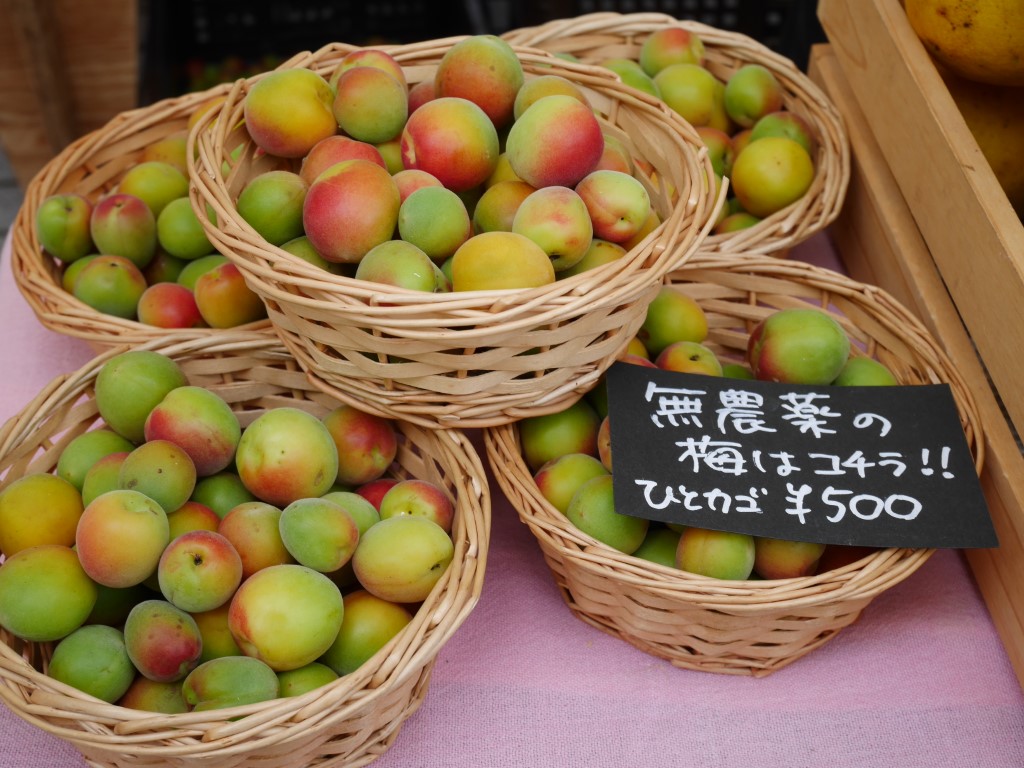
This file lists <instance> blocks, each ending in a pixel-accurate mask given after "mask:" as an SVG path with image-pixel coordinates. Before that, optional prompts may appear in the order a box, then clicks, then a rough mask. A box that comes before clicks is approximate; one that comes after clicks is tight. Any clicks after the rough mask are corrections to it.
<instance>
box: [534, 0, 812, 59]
mask: <svg viewBox="0 0 1024 768" xmlns="http://www.w3.org/2000/svg"><path fill="white" fill-rule="evenodd" d="M607 11H614V12H618V13H665V14H668V15H669V16H674V17H675V18H677V19H687V20H692V21H699V22H701V23H704V24H708V25H709V26H712V27H715V28H717V29H722V30H725V31H728V32H739V33H741V34H744V35H747V36H748V37H752V38H754V39H755V40H757V41H758V42H760V43H762V44H763V45H765V46H767V47H768V48H771V49H772V50H773V51H776V52H777V53H780V54H782V55H783V56H786V57H787V58H789V59H792V60H793V62H794V63H795V64H796V65H797V66H798V67H799V68H800V69H802V70H804V71H806V67H807V60H808V56H809V55H810V48H811V45H813V44H814V43H820V42H824V41H825V40H826V37H825V33H824V31H823V30H822V28H821V25H820V24H819V23H818V17H817V0H527V2H524V3H522V4H521V5H518V10H517V12H516V13H517V14H518V16H519V18H517V19H516V23H515V26H530V25H534V24H539V23H542V22H545V21H552V20H554V19H565V18H572V17H575V16H580V15H582V14H585V13H597V12H607Z"/></svg>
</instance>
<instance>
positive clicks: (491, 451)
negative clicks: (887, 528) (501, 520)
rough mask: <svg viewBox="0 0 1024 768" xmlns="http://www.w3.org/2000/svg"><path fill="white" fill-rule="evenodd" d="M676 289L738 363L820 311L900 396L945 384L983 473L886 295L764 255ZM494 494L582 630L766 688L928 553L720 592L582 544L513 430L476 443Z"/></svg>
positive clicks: (939, 369) (917, 339)
mask: <svg viewBox="0 0 1024 768" xmlns="http://www.w3.org/2000/svg"><path fill="white" fill-rule="evenodd" d="M691 265H692V266H687V267H685V268H683V269H682V270H679V271H678V272H676V273H674V274H673V275H672V276H671V280H672V282H673V284H674V285H675V286H676V287H677V289H678V290H681V291H683V292H685V293H687V294H690V295H692V296H693V297H694V298H696V299H697V300H698V301H699V302H700V303H701V305H702V307H703V308H704V310H705V312H706V313H707V315H708V318H709V325H710V332H709V341H708V343H709V345H710V346H711V347H712V348H713V349H715V350H716V352H717V353H718V354H720V355H721V356H722V357H729V358H731V359H737V360H742V359H743V357H744V351H745V349H746V339H747V334H748V333H749V330H750V329H751V328H752V327H753V325H754V324H756V323H757V322H758V320H759V319H761V318H763V317H765V316H766V315H768V314H770V313H772V312H773V311H775V310H777V309H782V308H785V307H792V306H807V305H808V304H810V305H813V306H816V307H819V308H821V309H823V310H825V311H828V312H829V313H830V314H832V315H834V316H835V317H836V318H837V319H838V320H839V321H840V322H841V323H842V324H843V326H844V327H845V328H846V330H847V332H848V333H849V335H850V337H851V339H852V340H853V342H854V346H855V347H856V348H857V349H859V350H860V351H861V352H862V353H864V354H867V355H872V356H875V357H877V358H878V359H879V360H880V361H881V362H883V363H885V364H887V365H888V366H889V367H890V368H891V369H892V370H893V372H894V373H895V375H896V376H897V378H898V380H899V381H900V382H902V383H907V384H913V383H929V384H931V383H940V382H946V383H948V384H949V385H950V386H951V388H952V391H953V395H954V398H955V401H956V403H957V406H958V410H959V413H960V417H961V422H962V425H963V428H964V432H965V435H966V438H967V441H968V444H969V447H970V448H971V450H972V455H973V456H974V457H975V465H976V468H977V470H978V471H979V472H980V470H981V466H982V464H983V454H984V448H983V443H984V441H983V437H982V433H981V431H980V430H981V427H980V423H979V416H978V414H977V412H976V410H975V406H974V402H973V399H972V396H971V394H970V392H969V391H968V390H967V389H966V388H965V384H964V382H963V381H962V380H961V379H960V376H959V375H958V374H957V372H956V371H955V370H954V369H953V367H952V365H951V363H950V362H949V360H948V358H947V357H946V356H945V354H944V353H943V351H942V349H941V348H940V347H939V345H938V344H937V342H936V341H935V340H933V339H931V338H930V337H929V335H928V333H927V331H926V330H924V328H923V326H922V325H921V323H920V322H919V321H918V320H917V319H916V318H915V317H914V316H912V315H911V314H910V313H909V312H907V310H905V309H904V308H902V307H901V306H900V305H899V304H898V303H897V302H896V301H895V300H893V299H892V298H891V297H890V296H888V295H887V294H886V293H884V292H883V291H881V290H879V289H877V288H873V287H869V286H865V285H861V284H859V283H856V282H854V281H852V280H850V279H848V278H846V277H844V276H842V275H839V274H837V273H835V272H832V271H829V270H824V269H821V268H819V267H814V266H811V265H807V264H804V263H802V262H789V261H784V260H780V259H776V258H774V257H770V256H753V257H747V256H745V257H743V258H732V259H729V258H727V257H723V256H709V257H700V258H699V259H695V260H694V261H693V262H691ZM485 446H486V452H487V457H488V459H489V461H490V463H491V466H492V468H493V469H494V473H495V477H496V479H497V482H498V485H499V486H500V487H501V488H502V490H503V491H504V492H505V494H506V495H507V496H508V498H509V500H510V501H511V503H512V505H513V506H514V507H515V508H516V510H517V512H518V514H519V516H520V519H521V520H522V521H523V522H524V523H525V524H526V525H527V526H528V527H529V528H530V531H531V532H532V533H533V535H534V536H535V537H536V538H537V541H538V543H539V544H540V547H541V550H542V551H543V554H544V557H545V560H546V562H547V564H548V566H549V567H550V569H551V572H552V574H553V576H554V579H555V581H556V583H557V584H558V587H559V589H560V590H561V593H562V596H563V598H564V599H565V601H566V603H567V604H568V606H569V608H570V609H571V610H572V611H573V612H574V613H575V614H576V616H577V617H579V618H580V619H582V620H583V621H585V622H587V623H589V624H592V625H593V626H595V627H597V628H598V629H601V630H603V631H604V632H607V633H609V634H611V635H614V636H616V637H619V638H621V639H623V640H625V641H627V642H629V643H632V644H633V645H635V646H636V647H638V648H640V649H642V650H643V651H646V652H647V653H650V654H653V655H654V656H658V657H660V658H664V659H667V660H669V661H670V662H671V663H672V664H674V665H675V666H678V667H683V668H686V669H697V670H703V671H708V672H722V673H733V674H745V675H754V676H764V675H767V674H769V673H771V672H773V671H775V670H777V669H779V668H781V667H783V666H785V665H787V664H789V663H791V662H793V661H795V660H796V659H799V658H800V657H801V656H803V655H804V654H806V653H808V652H809V651H811V650H813V649H814V648H817V647H818V646H820V645H822V644H823V643H825V642H826V641H828V640H829V639H830V638H832V637H834V636H835V635H836V633H837V632H838V631H839V630H840V629H842V628H843V627H845V626H847V625H849V624H850V623H851V622H853V621H854V620H856V619H857V617H858V616H859V615H860V613H861V611H862V610H863V609H864V608H865V607H866V606H867V605H868V603H869V602H870V601H871V600H872V598H874V597H875V596H876V595H878V594H879V593H880V592H882V591H883V590H885V589H888V588H889V587H891V586H893V585H895V584H897V583H899V582H900V581H902V580H903V579H905V578H907V577H908V576H909V575H910V574H912V573H913V572H914V571H915V570H917V569H918V568H919V567H920V566H921V565H922V564H923V563H924V562H925V561H926V560H927V559H928V558H929V557H930V556H931V554H932V552H933V550H931V549H895V548H893V549H878V550H875V551H874V552H873V553H871V554H869V555H867V556H866V557H864V558H862V559H860V560H858V561H857V562H855V563H851V564H848V565H845V566H843V567H839V568H836V569H833V570H829V571H826V572H823V573H819V574H817V575H814V576H807V577H801V578H792V579H778V580H748V581H721V580H717V579H713V578H707V577H703V576H699V575H695V574H692V573H687V572H685V571H680V570H676V569H673V568H668V567H664V566H660V565H656V564H653V563H650V562H648V561H646V560H641V559H639V558H636V557H632V556H629V555H624V554H622V553H621V552H618V551H617V550H614V549H612V548H611V547H608V546H606V545H604V544H602V543H600V542H598V541H597V540H595V539H593V538H591V537H590V536H588V535H586V534H584V533H582V532H581V531H579V530H578V529H577V528H576V527H575V526H573V525H572V524H571V523H570V522H569V521H568V520H567V519H566V517H565V516H564V515H562V514H561V513H559V512H558V511H557V510H556V509H555V508H554V507H552V506H551V505H550V504H549V503H548V502H547V501H546V500H545V499H544V497H543V496H542V495H541V494H540V492H539V491H538V488H537V485H536V484H535V483H534V481H533V479H532V473H531V472H530V471H529V470H528V468H527V466H526V463H525V461H524V459H523V458H522V455H521V451H520V449H521V444H520V439H519V434H518V430H517V429H516V426H515V425H503V426H501V427H495V428H492V429H488V430H486V431H485Z"/></svg>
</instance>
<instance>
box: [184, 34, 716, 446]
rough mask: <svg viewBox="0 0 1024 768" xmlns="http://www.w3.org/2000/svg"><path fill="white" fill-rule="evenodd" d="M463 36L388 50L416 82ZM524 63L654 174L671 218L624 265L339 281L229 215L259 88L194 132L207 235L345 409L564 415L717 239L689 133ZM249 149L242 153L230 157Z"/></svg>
mask: <svg viewBox="0 0 1024 768" xmlns="http://www.w3.org/2000/svg"><path fill="white" fill-rule="evenodd" d="M459 39H462V38H461V37H453V38H448V39H445V40H436V41H427V42H424V43H420V44H411V45H406V46H395V47H391V48H387V50H388V51H389V52H390V53H391V54H392V55H393V56H394V57H395V58H396V59H397V60H398V61H399V62H401V64H402V65H403V67H404V69H405V73H406V79H407V80H408V82H409V84H410V86H411V85H413V84H415V83H417V82H420V81H422V80H424V79H427V78H431V77H433V73H434V71H435V69H436V66H437V64H438V62H439V61H440V60H441V57H442V56H443V55H444V53H445V52H446V51H447V50H448V49H449V48H450V47H451V45H453V44H454V42H455V41H457V40H459ZM350 50H352V49H351V47H349V46H345V45H341V44H334V45H329V46H326V47H324V48H322V49H320V50H319V51H317V52H315V53H307V54H300V55H299V56H296V57H294V58H293V59H292V60H290V61H289V62H286V63H285V64H284V65H282V66H283V67H306V68H310V69H313V70H314V71H317V72H319V73H321V74H329V73H330V72H331V71H333V69H334V67H335V66H336V65H337V63H338V61H340V59H341V58H342V57H343V56H344V55H345V54H346V53H347V52H349V51H350ZM517 53H518V54H519V57H520V59H521V60H522V62H523V68H524V70H525V72H526V74H527V77H530V76H533V75H535V74H538V73H543V74H561V75H562V76H564V77H567V78H569V79H571V80H572V81H573V82H575V83H576V84H577V85H579V86H580V87H581V88H582V89H583V90H584V91H585V93H586V94H587V95H588V97H589V99H590V103H591V105H592V106H593V107H594V108H595V111H596V112H597V113H598V114H599V116H600V117H601V118H602V124H603V125H604V126H605V127H606V128H607V129H608V130H611V131H613V132H615V133H616V134H618V135H620V136H621V138H622V139H623V141H625V142H626V143H627V145H628V146H630V147H631V148H632V149H633V151H634V152H635V153H636V154H637V155H638V156H640V157H643V158H645V159H646V160H648V161H649V162H650V164H651V165H652V166H653V167H654V171H655V173H654V176H656V179H653V180H652V179H647V180H646V181H647V186H648V189H649V191H650V193H651V197H652V202H653V204H654V206H655V208H656V210H657V211H658V213H659V214H660V215H661V217H662V223H661V225H660V226H659V227H658V228H657V229H656V230H655V231H654V232H652V233H651V234H650V235H649V236H648V237H647V238H645V239H644V240H643V242H641V243H640V244H639V245H637V246H636V247H635V248H633V249H632V250H631V251H629V252H628V253H627V255H626V256H625V257H623V258H621V259H619V260H617V261H615V262H613V263H611V264H607V265H604V266H602V267H599V268H597V269H594V270H591V271H590V272H586V273H583V274H580V275H576V276H574V277H570V278H565V279H561V280H558V281H556V282H555V283H553V284H551V285H548V286H544V287H541V288H534V289H528V290H502V291H463V292H451V293H442V294H427V293H423V292H418V291H409V290H404V289H398V288H392V287H390V286H385V285H382V284H378V283H372V282H369V281H364V280H356V279H354V278H349V277H343V276H336V275H333V274H329V273H326V272H325V271H324V270H322V269H320V268H318V267H315V266H311V265H309V264H308V263H306V262H304V261H302V260H301V259H299V258H297V257H295V256H292V255H291V254H288V253H286V252H284V251H282V250H281V249H279V248H276V247H273V246H271V245H269V244H268V243H267V242H266V241H264V240H263V239H262V238H261V237H259V235H257V234H256V232H255V231H254V230H253V229H252V228H251V227H250V226H249V225H248V224H247V223H246V222H245V221H244V220H242V219H241V218H240V217H239V216H238V213H237V211H236V209H235V201H236V199H237V196H238V194H239V192H240V190H241V189H242V187H243V186H244V184H245V183H246V181H247V180H248V179H250V178H252V176H253V175H255V174H256V173H258V172H259V170H260V167H259V166H258V165H254V164H253V163H252V161H251V156H252V155H253V154H254V153H253V152H251V151H249V150H251V148H252V146H253V145H252V142H251V139H250V138H249V137H248V134H247V133H246V132H245V130H244V127H241V128H238V127H236V126H239V122H240V120H241V118H242V107H243V99H244V97H245V94H246V92H247V91H248V89H249V88H250V87H252V85H253V84H254V83H255V82H256V81H258V79H259V77H256V78H250V79H249V80H240V81H238V82H237V83H236V84H235V87H234V88H233V89H232V91H231V92H230V93H229V94H228V97H227V100H226V102H225V104H224V107H223V110H222V111H221V113H220V114H219V115H214V114H212V113H210V114H207V115H206V116H205V117H204V119H201V120H200V121H199V122H198V124H197V125H196V127H195V129H194V130H193V131H192V134H191V135H190V142H193V143H194V144H195V146H196V150H197V152H196V160H195V165H196V168H195V169H194V172H193V174H192V176H193V181H194V182H195V189H194V192H195V195H194V197H193V204H194V206H195V207H198V206H203V205H206V204H209V205H210V206H212V207H213V209H214V211H215V212H216V214H217V217H218V221H219V222H220V223H221V224H220V226H219V227H218V228H217V229H216V230H214V229H213V228H211V230H210V232H209V236H210V239H211V240H213V241H214V243H215V244H216V245H217V246H218V249H219V250H220V251H221V252H222V253H224V254H225V255H227V256H228V257H229V258H230V259H232V260H233V261H234V262H235V263H236V264H237V265H238V266H239V269H240V270H242V271H243V272H244V274H245V276H246V279H247V280H248V282H249V284H250V285H251V286H252V287H253V289H254V290H255V291H256V292H257V293H259V294H260V296H262V298H263V300H264V303H265V304H266V305H267V308H268V312H269V316H270V319H271V321H272V323H273V325H274V328H275V330H276V331H277V332H278V334H279V335H280V336H281V338H282V340H283V341H284V343H285V345H286V346H287V347H288V349H289V350H290V351H291V352H292V354H293V355H294V356H295V357H296V359H297V360H298V361H299V363H300V364H301V365H302V366H303V368H305V369H306V370H307V372H308V373H309V375H310V377H311V378H312V379H313V380H314V381H315V382H316V383H317V385H318V386H320V387H322V388H323V389H324V390H325V391H327V392H329V393H331V394H332V395H334V396H335V397H337V398H339V399H340V400H343V401H346V402H349V403H351V404H353V405H356V406H357V407H360V408H363V409H364V410H368V411H371V412H374V413H377V414H380V415H384V416H391V417H395V418H401V419H406V420H409V421H412V422H414V423H419V424H423V425H425V426H439V427H483V426H492V425H495V424H499V423H507V422H509V421H512V420H514V419H517V418H521V417H523V416H527V415H531V414H539V413H545V412H551V411H555V410H559V409H560V408H563V407H565V406H567V405H568V404H569V403H571V402H573V401H574V400H576V399H578V398H579V397H580V396H581V395H582V394H583V392H585V391H586V390H587V389H588V388H589V387H591V386H592V385H593V384H594V383H595V381H596V380H597V378H598V377H599V376H600V375H601V373H602V372H603V371H604V370H605V369H606V368H607V366H608V365H610V364H611V362H612V361H613V360H614V359H615V358H616V356H617V355H618V353H619V352H620V351H621V350H622V349H623V348H624V347H625V345H626V343H627V340H628V338H629V336H630V335H632V332H633V331H634V330H635V329H636V328H637V327H639V325H640V323H641V322H643V316H644V314H645V312H646V307H647V305H648V303H649V302H650V301H651V300H652V299H653V297H654V294H655V293H656V291H657V285H658V283H659V282H660V280H661V278H662V277H663V276H664V275H665V273H667V272H668V271H669V270H671V269H673V268H675V267H677V266H680V265H681V264H683V263H684V262H685V261H686V259H688V258H689V257H690V255H691V254H692V253H693V252H694V251H695V250H696V248H697V246H698V245H699V244H700V243H701V241H702V240H703V239H704V237H705V236H706V235H707V232H708V230H709V229H710V226H711V222H712V220H713V218H714V215H715V213H716V212H717V210H718V206H719V204H720V203H721V199H720V198H718V199H716V198H715V197H714V196H713V195H709V194H708V191H707V189H706V183H705V179H706V178H708V176H707V174H708V173H709V172H710V161H709V160H708V156H707V153H706V151H705V149H704V147H703V144H702V143H701V141H700V138H699V137H698V136H697V134H696V132H695V131H694V130H693V128H692V127H690V126H689V125H688V124H687V123H686V122H685V121H683V120H682V119H680V118H679V117H678V115H675V113H673V112H671V110H669V109H667V108H666V107H665V105H663V104H661V103H660V102H658V101H657V100H656V99H651V98H646V97H642V94H637V92H635V91H633V90H632V89H628V88H626V87H625V86H623V85H622V84H621V83H620V82H619V81H618V79H617V78H616V77H615V76H614V75H610V73H609V72H608V71H607V70H604V69H602V68H598V67H592V66H587V65H580V64H574V63H569V62H564V61H562V60H561V59H559V58H557V57H554V56H552V55H550V54H547V53H544V52H540V51H531V50H529V49H523V48H519V49H517ZM233 127H235V128H234V130H232V128H233ZM240 143H241V144H242V146H243V147H244V148H245V151H243V152H241V157H240V158H238V159H233V158H232V157H231V154H230V152H231V150H232V149H236V148H237V147H238V145H239V144H240ZM224 168H227V169H228V170H227V171H225V170H223V169H224ZM670 190H674V191H675V193H677V194H676V195H675V196H674V197H673V196H672V193H671V192H670ZM675 200H678V202H674V201H675Z"/></svg>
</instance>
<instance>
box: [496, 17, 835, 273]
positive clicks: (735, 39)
mask: <svg viewBox="0 0 1024 768" xmlns="http://www.w3.org/2000/svg"><path fill="white" fill-rule="evenodd" d="M664 27H682V28H684V29H687V30H690V31H691V32H694V33H696V34H697V35H698V36H699V37H700V38H701V40H702V41H703V42H704V44H705V49H706V51H707V53H708V55H709V58H710V59H711V60H712V63H715V60H716V59H724V60H726V61H728V62H730V63H731V64H741V63H757V64H761V65H763V66H765V67H767V68H768V69H769V70H771V71H772V73H773V74H774V75H775V76H776V77H777V78H779V79H780V82H781V83H782V84H783V87H784V90H785V92H786V103H787V105H788V106H789V107H792V106H793V105H794V104H797V105H800V106H803V107H805V108H806V110H810V112H811V113H810V114H805V117H808V118H809V119H810V121H811V123H812V125H813V126H814V128H815V130H816V132H817V134H818V140H819V148H818V153H817V156H816V158H815V165H816V167H817V169H818V172H817V173H816V174H815V180H814V182H813V184H812V186H811V188H810V189H809V190H808V192H807V193H806V194H805V195H804V197H803V198H801V199H800V200H798V201H796V202H794V203H791V204H790V205H789V206H787V207H785V208H783V209H782V210H780V211H777V212H776V213H773V214H771V215H770V216H767V217H765V218H764V219H762V220H761V221H760V222H758V223H757V224H756V225H754V226H752V227H749V228H747V229H743V230H739V231H737V232H732V233H723V234H711V235H709V236H708V237H707V238H706V239H705V241H704V242H703V243H702V245H701V247H700V249H699V253H701V254H708V253H727V252H733V253H738V252H740V251H742V252H745V253H783V252H785V251H786V250H787V249H788V248H790V247H792V246H793V245H796V244H797V243H799V242H801V241H803V240H805V239H806V238H807V237H809V236H810V235H812V234H814V232H817V231H819V230H821V229H824V228H825V227H827V226H828V225H829V224H830V223H832V222H833V221H834V220H835V219H836V218H837V217H838V215H839V212H840V210H841V209H842V204H843V201H844V199H845V197H846V190H847V187H848V186H849V182H850V172H851V155H850V146H849V138H848V135H847V132H846V126H845V122H844V120H843V117H842V115H841V114H840V112H839V111H838V109H837V108H836V107H835V106H834V104H833V103H832V101H831V100H830V99H829V97H828V96H827V95H826V94H825V92H824V91H823V90H822V89H821V88H819V87H818V85H817V84H816V83H814V82H813V81H812V80H811V79H810V78H809V77H807V75H806V74H804V73H803V72H801V71H800V70H799V69H798V68H797V66H796V65H795V64H794V63H793V61H792V60H791V59H789V58H787V57H785V56H783V55H782V54H780V53H777V52H776V51H773V50H772V49H770V48H769V47H768V46H766V45H764V44H763V43H761V42H759V41H757V40H755V39H754V38H752V37H750V36H748V35H745V34H743V33H741V32H734V31H729V30H725V29H720V28H717V27H713V26H710V25H708V24H705V23H703V22H700V21H696V20H690V19H678V18H675V17H673V16H670V15H668V14H666V13H661V12H655V11H651V12H647V11H644V12H636V13H622V12H617V11H598V12H593V13H586V14H581V15H579V16H575V17H572V18H565V19H554V20H551V21H548V22H545V23H543V24H539V25H536V26H529V27H520V28H517V29H513V30H509V31H508V32H505V33H504V34H503V35H502V38H503V39H505V40H507V41H509V42H510V43H514V44H521V45H528V46H536V47H542V48H545V49H552V50H554V49H557V48H558V47H560V46H565V44H566V43H567V42H568V41H570V40H572V41H573V44H572V45H571V46H569V47H570V48H571V50H570V53H578V49H582V48H583V47H584V46H583V43H582V42H581V41H583V42H587V41H590V42H591V43H592V45H591V47H594V46H610V47H615V46H617V47H619V48H622V47H623V44H624V43H625V41H628V40H633V39H634V38H635V37H638V36H645V35H647V34H650V33H651V32H654V31H655V30H657V29H661V28H664ZM802 111H804V110H802Z"/></svg>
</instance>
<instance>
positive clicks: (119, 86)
mask: <svg viewBox="0 0 1024 768" xmlns="http://www.w3.org/2000/svg"><path fill="white" fill-rule="evenodd" d="M138 5H139V4H138V3H137V2H136V1H135V0H107V2H102V3H82V2H79V0H0V18H3V23H2V24H0V144H2V145H3V149H4V151H5V153H6V154H7V157H8V159H9V161H10V163H11V168H12V170H13V171H14V176H15V178H16V179H17V181H18V184H19V186H21V188H22V189H24V188H25V186H26V185H27V184H28V182H29V180H30V179H31V178H32V177H33V176H34V175H35V174H36V172H37V171H38V170H39V169H40V168H42V167H43V165H45V164H46V162H47V161H49V160H50V159H51V158H52V157H53V156H54V155H56V154H57V152H59V151H60V150H62V149H63V148H64V147H65V146H66V145H67V144H69V143H70V142H71V141H72V140H73V139H75V138H77V137H79V136H81V135H82V134H85V133H87V132H89V131H91V130H93V129H95V128H99V127H100V126H101V125H103V124H105V123H106V122H107V121H108V120H109V119H110V118H112V117H114V116H115V115H116V114H118V113H120V112H124V111H125V110H128V109H132V108H133V107H135V106H137V101H138V82H139V52H138V48H139V35H138Z"/></svg>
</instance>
